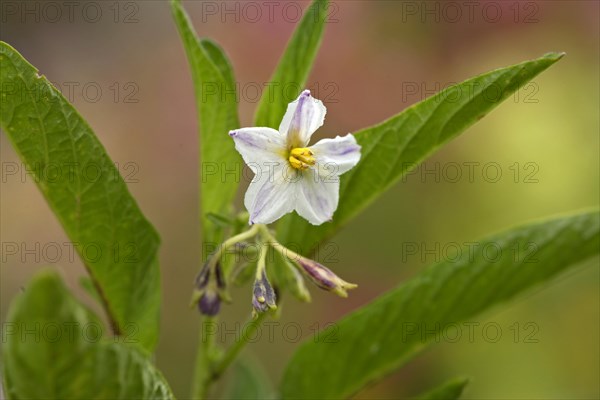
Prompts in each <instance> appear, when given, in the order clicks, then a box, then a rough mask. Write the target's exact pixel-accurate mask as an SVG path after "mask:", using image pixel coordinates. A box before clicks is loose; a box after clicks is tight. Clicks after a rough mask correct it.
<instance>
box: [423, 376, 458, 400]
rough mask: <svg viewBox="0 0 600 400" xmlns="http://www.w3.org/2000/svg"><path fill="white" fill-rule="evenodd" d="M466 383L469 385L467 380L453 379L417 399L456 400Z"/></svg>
mask: <svg viewBox="0 0 600 400" xmlns="http://www.w3.org/2000/svg"><path fill="white" fill-rule="evenodd" d="M467 383H469V378H455V379H452V380H451V381H448V382H446V383H444V384H443V385H441V386H439V387H436V388H435V389H433V390H431V391H428V392H427V393H424V394H422V395H420V396H418V397H417V398H418V399H419V400H458V399H460V396H461V395H462V393H463V391H464V390H465V386H467Z"/></svg>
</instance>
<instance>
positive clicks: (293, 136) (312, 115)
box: [229, 90, 360, 225]
mask: <svg viewBox="0 0 600 400" xmlns="http://www.w3.org/2000/svg"><path fill="white" fill-rule="evenodd" d="M325 113H326V108H325V106H324V105H323V103H322V102H321V101H320V100H317V99H315V98H313V97H312V96H311V95H310V91H308V90H305V91H304V92H302V93H301V94H300V96H299V97H298V99H297V100H296V101H294V102H292V103H290V104H289V105H288V108H287V111H286V113H285V115H284V117H283V120H282V121H281V124H280V125H279V131H276V130H275V129H271V128H242V129H237V130H233V131H231V132H229V135H230V136H231V137H232V138H233V139H234V141H235V148H236V149H237V151H238V152H239V153H240V154H241V155H242V158H243V159H244V161H245V162H246V164H247V165H248V167H250V169H251V170H252V172H254V174H255V175H256V176H255V177H254V179H253V180H252V183H251V184H250V187H249V188H248V191H247V192H246V196H245V198H244V204H245V206H246V208H247V209H248V212H249V213H250V224H251V225H252V224H255V223H256V224H269V223H271V222H274V221H276V220H277V219H279V218H281V217H282V216H283V215H285V214H287V213H290V212H292V211H294V210H296V212H297V213H298V214H300V216H301V217H303V218H305V219H306V220H308V222H310V223H311V224H313V225H320V224H322V223H323V222H326V221H329V220H331V218H332V217H333V213H334V211H335V210H336V209H337V206H338V201H339V188H340V179H339V175H341V174H343V173H344V172H346V171H348V170H349V169H351V168H352V167H354V166H355V165H356V164H357V163H358V161H359V160H360V146H359V145H358V144H357V143H356V139H355V138H354V136H352V134H350V133H349V134H347V135H346V136H344V137H340V136H337V137H336V138H335V139H323V140H320V141H319V142H317V143H316V144H314V145H313V146H311V147H307V145H308V142H309V140H310V137H311V136H312V134H313V133H314V132H315V131H316V130H317V129H318V128H319V127H321V126H322V125H323V122H324V121H325Z"/></svg>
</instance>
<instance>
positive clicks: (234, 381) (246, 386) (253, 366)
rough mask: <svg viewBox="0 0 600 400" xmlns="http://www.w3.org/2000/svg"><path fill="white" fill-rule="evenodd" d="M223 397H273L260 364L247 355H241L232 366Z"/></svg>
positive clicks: (264, 399) (259, 399)
mask: <svg viewBox="0 0 600 400" xmlns="http://www.w3.org/2000/svg"><path fill="white" fill-rule="evenodd" d="M223 398H224V399H235V400H249V399H256V400H267V399H273V398H275V397H274V392H273V389H272V386H271V382H270V381H269V379H268V377H267V374H266V372H265V371H264V369H263V367H262V365H260V364H259V363H258V362H257V361H255V360H254V359H251V358H249V357H241V358H240V359H238V360H237V361H236V363H235V364H234V366H233V368H232V372H231V379H230V380H229V382H228V385H227V386H226V389H225V393H224V395H223Z"/></svg>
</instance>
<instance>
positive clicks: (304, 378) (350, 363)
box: [281, 211, 600, 399]
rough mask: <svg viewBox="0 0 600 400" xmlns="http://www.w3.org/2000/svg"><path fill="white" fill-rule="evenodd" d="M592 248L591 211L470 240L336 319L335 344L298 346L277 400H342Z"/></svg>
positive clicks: (599, 233)
mask: <svg viewBox="0 0 600 400" xmlns="http://www.w3.org/2000/svg"><path fill="white" fill-rule="evenodd" d="M492 248H493V250H492V251H491V252H490V249H492ZM599 251H600V214H599V213H598V211H594V212H587V213H583V214H578V215H574V216H569V217H563V218H556V219H551V220H548V221H544V222H538V223H534V224H531V225H527V226H523V227H520V228H517V229H513V230H510V231H508V232H505V233H502V234H498V235H495V236H493V237H490V238H488V239H485V240H482V241H479V242H476V244H473V246H470V247H469V249H463V251H462V252H461V253H460V254H459V255H458V256H457V257H456V259H455V260H452V261H447V262H442V263H440V264H436V265H433V266H431V267H429V268H427V269H425V270H424V271H423V272H422V273H420V274H419V275H417V276H416V277H415V278H414V279H411V280H410V281H408V282H406V283H404V284H402V285H400V286H399V287H398V288H397V289H395V290H392V291H390V292H388V293H386V294H384V295H383V296H381V297H379V298H378V299H376V300H375V301H373V302H372V303H371V304H369V305H367V306H365V307H362V308H360V309H359V310H357V311H355V312H353V313H351V314H350V315H348V316H346V317H344V318H343V319H342V320H340V321H339V322H337V323H336V324H335V327H333V328H332V329H336V331H337V337H339V341H337V342H335V343H331V342H323V341H321V342H318V343H316V342H314V341H307V342H305V343H303V344H302V345H301V347H300V348H299V349H298V350H297V351H296V353H295V354H294V355H293V357H292V359H291V361H290V363H289V364H288V367H287V369H286V371H285V373H284V376H283V380H282V383H281V390H282V394H283V398H284V399H292V398H302V399H316V398H318V399H330V398H345V397H348V396H350V395H352V394H354V393H356V392H357V391H359V390H360V389H361V388H362V387H364V386H365V385H366V384H367V383H371V382H374V381H377V380H379V379H381V378H382V377H383V376H385V375H386V374H388V373H390V372H391V371H393V370H394V369H396V368H398V367H400V366H401V365H402V364H404V363H406V362H407V361H408V360H410V359H411V358H412V357H414V356H415V355H416V354H417V353H418V352H419V351H421V350H422V349H423V348H425V347H427V345H429V344H430V343H431V342H432V341H434V339H435V335H434V334H433V333H432V332H434V331H438V332H441V330H443V329H445V327H446V326H447V325H448V324H453V323H459V322H461V321H465V320H466V319H468V318H472V317H473V316H476V315H477V314H479V313H481V312H483V311H486V310H488V309H490V308H492V307H494V306H496V305H497V304H500V303H503V302H505V301H507V300H509V299H511V298H513V297H514V296H516V295H518V294H521V293H522V292H524V291H526V290H528V289H530V288H532V287H534V286H537V285H539V284H541V283H544V282H547V281H549V280H550V279H551V278H553V277H555V276H556V275H558V274H559V273H561V272H563V271H564V270H566V269H568V268H570V267H572V266H574V265H576V264H578V263H580V262H582V261H584V260H586V259H588V258H590V257H592V256H594V255H597V254H598V253H599ZM421 328H422V329H423V330H425V329H427V334H425V332H424V331H423V332H420V331H419V329H421ZM325 334H326V333H325Z"/></svg>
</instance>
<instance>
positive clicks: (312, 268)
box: [294, 257, 358, 297]
mask: <svg viewBox="0 0 600 400" xmlns="http://www.w3.org/2000/svg"><path fill="white" fill-rule="evenodd" d="M294 261H295V262H296V263H297V264H298V265H299V266H300V267H302V270H303V271H304V272H305V273H306V275H307V276H308V277H309V278H310V280H311V281H313V283H314V284H315V285H317V286H318V287H320V288H321V289H325V290H328V291H330V292H334V293H335V294H337V295H338V296H340V297H348V292H347V290H350V289H354V288H356V287H358V285H355V284H354V283H349V282H346V281H345V280H343V279H342V278H340V277H339V276H337V275H336V274H334V273H333V272H332V271H331V270H330V269H329V268H327V267H325V266H323V265H321V264H319V263H318V262H316V261H314V260H309V259H308V258H304V257H299V258H297V259H295V260H294Z"/></svg>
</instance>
